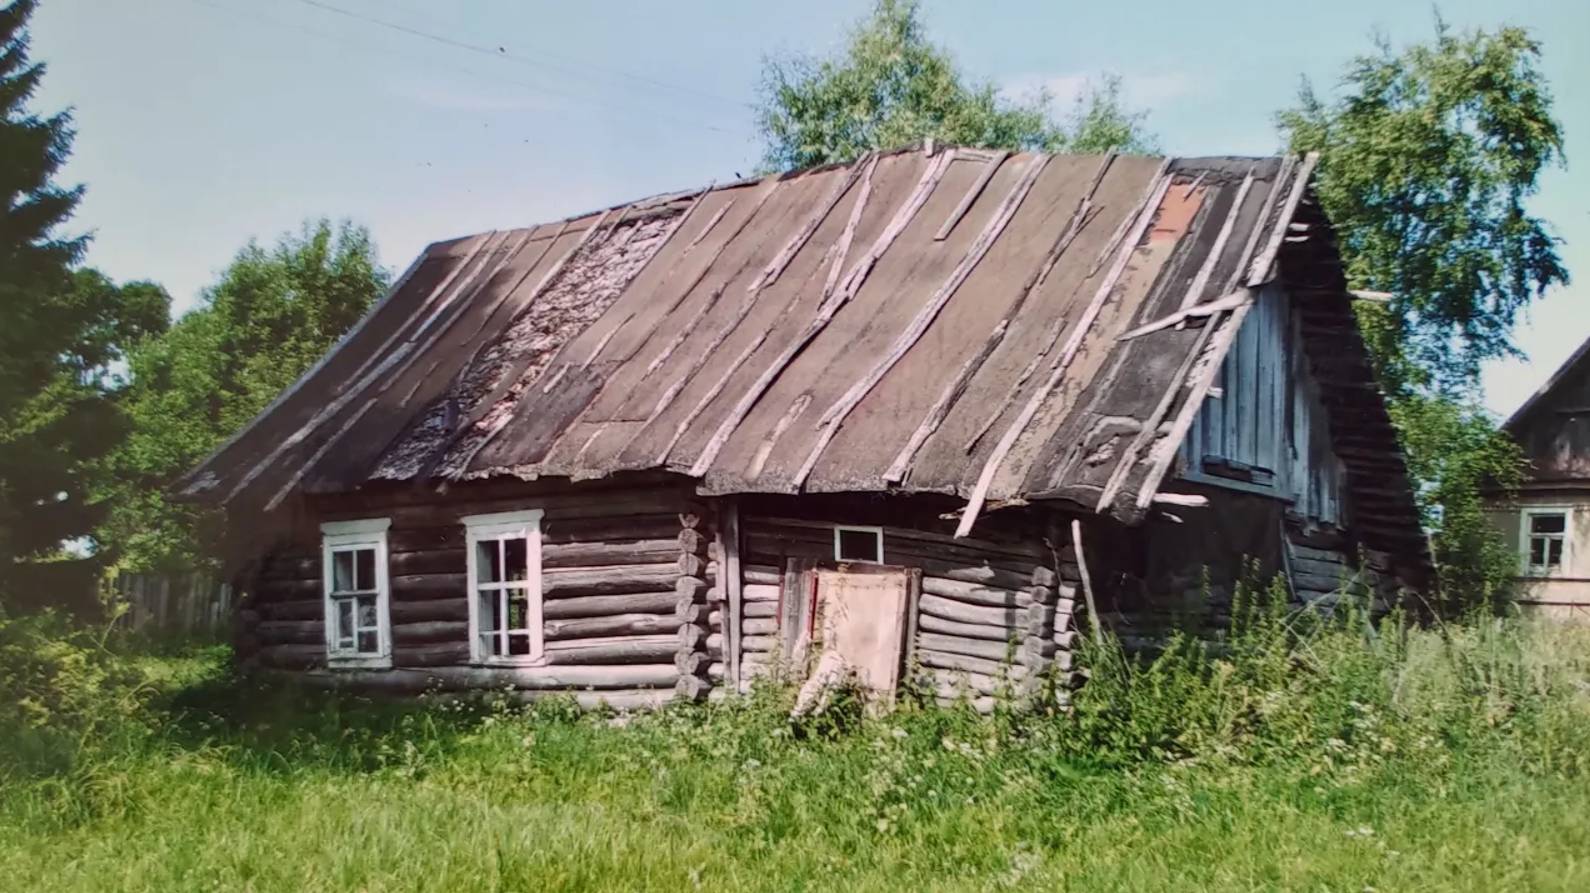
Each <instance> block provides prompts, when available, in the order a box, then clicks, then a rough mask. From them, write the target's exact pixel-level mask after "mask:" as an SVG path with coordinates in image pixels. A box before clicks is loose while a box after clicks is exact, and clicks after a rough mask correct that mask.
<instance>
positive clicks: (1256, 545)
mask: <svg viewBox="0 0 1590 893" xmlns="http://www.w3.org/2000/svg"><path fill="white" fill-rule="evenodd" d="M1313 167H1314V160H1313V159H1312V158H1294V157H1283V158H1225V157H1222V158H1151V157H1138V156H1125V155H1106V156H1080V155H1047V154H1039V153H1031V152H1004V151H989V150H981V149H967V148H956V147H943V146H933V145H932V144H925V145H923V146H920V147H913V148H911V149H908V150H899V151H890V152H876V153H872V154H868V155H866V156H865V157H863V158H861V159H859V160H857V161H855V162H854V163H850V164H842V165H832V166H826V167H819V168H815V169H809V170H802V171H796V172H791V173H785V174H775V175H770V176H765V177H761V178H756V179H749V180H744V181H740V182H734V183H729V184H727V185H719V186H713V187H709V188H706V189H700V190H694V191H689V192H681V193H672V194H667V195H660V196H656V197H653V198H648V199H645V200H641V201H637V202H634V203H630V204H626V205H621V206H616V207H612V208H608V209H606V210H602V211H599V212H595V213H590V214H585V215H582V216H578V217H572V218H569V219H566V220H562V221H558V222H554V223H550V224H543V225H539V226H532V227H528V228H524V229H514V230H506V231H493V232H487V233H481V234H478V235H474V236H469V237H466V238H460V239H454V240H450V241H444V242H438V243H435V244H433V245H431V246H429V247H428V248H427V249H425V251H424V252H423V253H422V254H421V255H420V257H419V258H417V259H416V260H415V261H414V263H413V265H412V266H410V267H409V269H408V270H407V271H405V272H404V273H403V274H402V275H401V277H400V278H399V279H398V280H397V281H396V283H395V284H394V285H393V286H392V288H391V289H390V291H389V293H388V294H386V295H385V296H384V297H383V298H382V299H381V300H380V301H379V302H378V303H376V304H375V305H374V306H373V307H372V308H371V310H370V311H369V312H368V314H367V315H366V316H365V317H364V318H363V320H362V321H360V322H359V323H358V324H357V325H356V326H355V327H354V328H353V329H352V330H351V331H349V332H348V333H347V334H346V335H345V336H344V337H343V338H342V339H341V341H340V342H339V343H338V344H336V345H335V346H334V348H333V349H332V350H331V351H330V352H329V353H328V354H327V355H326V356H325V357H324V358H323V359H321V360H320V361H319V362H318V363H317V364H316V365H315V366H313V367H312V368H311V369H309V370H308V371H307V372H305V373H304V375H303V376H302V377H301V378H300V379H299V380H298V381H297V383H296V384H294V385H293V386H291V387H290V388H288V389H287V390H286V391H285V392H284V393H282V394H281V395H280V396H279V397H278V398H277V399H276V400H275V402H274V403H272V404H271V405H270V406H269V407H267V408H266V409H265V410H264V411H263V412H261V413H260V415H259V416H258V417H257V418H255V419H254V420H253V421H252V422H251V423H250V424H249V425H247V426H246V427H245V428H244V429H242V430H241V431H240V432H238V434H237V435H236V436H235V437H234V438H232V439H231V440H230V441H228V442H227V443H225V444H223V445H222V446H221V447H219V448H218V449H217V450H216V451H215V452H214V453H213V454H212V455H211V456H209V457H208V458H207V459H205V461H204V462H203V463H202V464H200V465H199V466H198V467H196V468H195V469H193V470H192V471H191V472H190V473H188V474H187V475H186V476H185V477H184V478H183V479H182V480H181V481H179V482H178V483H177V484H176V492H177V493H178V494H179V495H180V496H181V497H182V498H185V499H189V500H194V501H198V502H202V503H207V504H210V505H216V506H220V507H222V508H224V510H225V515H226V518H227V524H228V530H229V542H230V543H231V545H230V546H229V556H228V566H229V567H230V568H231V569H232V573H233V574H234V578H235V580H236V583H237V585H238V586H239V588H240V590H242V591H246V593H247V597H246V599H244V600H243V602H242V603H241V610H240V611H239V614H238V624H237V635H236V649H237V650H236V653H237V656H238V659H239V660H240V661H242V662H243V664H244V665H245V666H247V667H254V668H260V669H263V670H269V671H273V672H284V673H291V674H294V675H295V676H297V677H298V678H300V679H302V680H305V681H308V682H314V683H317V684H320V683H323V684H329V685H339V686H349V687H354V688H365V689H368V690H371V691H387V692H399V693H401V692H419V691H422V690H427V689H432V688H440V689H445V690H449V691H453V690H458V691H462V690H469V689H488V688H489V689H493V690H498V691H508V692H512V693H513V694H514V695H515V696H517V697H522V698H527V699H528V698H534V697H538V696H540V695H542V694H544V693H548V692H564V693H573V694H574V696H575V697H576V698H577V699H578V700H579V701H580V702H581V703H583V704H592V705H595V704H606V705H611V706H614V707H623V708H628V707H644V706H652V705H656V704H660V703H663V702H665V701H668V700H671V699H675V698H684V699H696V698H702V697H705V696H707V695H709V694H713V693H717V694H718V695H722V694H729V693H735V692H743V691H746V690H748V688H749V687H750V686H751V685H752V683H753V681H754V680H756V679H757V678H758V677H759V676H762V675H766V674H768V673H769V672H771V669H772V668H774V667H776V666H790V665H796V666H808V665H810V664H811V663H816V664H818V665H819V666H821V667H826V668H827V670H828V671H832V670H833V669H834V668H835V667H847V668H850V669H851V670H854V671H855V673H856V677H857V679H858V681H859V682H860V683H861V684H862V685H864V686H867V687H869V688H874V689H878V690H880V691H884V690H888V689H890V688H892V687H893V686H894V685H895V684H897V682H898V680H899V678H900V674H901V673H902V672H903V671H904V670H905V668H907V667H909V668H912V672H917V671H920V672H921V673H922V674H923V681H925V683H926V684H928V685H930V686H932V687H934V689H935V690H936V691H937V692H938V694H939V695H940V696H942V697H945V698H949V697H952V696H955V695H956V693H957V692H959V693H961V694H962V695H965V694H967V693H970V694H971V695H972V696H973V697H974V701H975V702H977V703H979V704H981V705H984V706H986V704H987V702H988V700H989V698H990V696H991V695H992V694H993V693H994V692H995V690H996V689H997V688H998V687H999V686H1000V685H1004V684H1009V683H1010V682H1012V681H1014V682H1016V683H1018V684H1030V683H1025V682H1024V681H1026V680H1037V679H1038V678H1040V677H1046V678H1052V676H1051V674H1055V675H1058V676H1059V677H1060V678H1062V679H1064V678H1066V674H1070V673H1074V672H1075V671H1074V670H1073V669H1072V652H1073V646H1074V644H1075V643H1076V642H1077V635H1078V629H1079V626H1081V625H1082V623H1083V615H1084V614H1086V613H1087V612H1088V611H1092V612H1093V621H1094V622H1096V623H1102V624H1104V625H1105V626H1107V627H1109V628H1112V629H1113V630H1115V631H1116V632H1117V633H1119V634H1120V635H1122V636H1123V637H1124V638H1126V639H1128V640H1131V639H1144V640H1149V639H1152V638H1153V637H1154V636H1156V635H1162V634H1163V632H1164V631H1165V630H1166V629H1167V627H1169V626H1172V625H1175V624H1189V623H1194V624H1195V623H1210V622H1216V623H1217V622H1218V621H1219V619H1220V614H1221V612H1222V611H1223V610H1225V606H1226V605H1227V604H1228V597H1229V593H1230V590H1231V586H1232V585H1233V583H1234V581H1235V580H1236V579H1237V578H1238V577H1239V576H1240V575H1241V574H1242V573H1244V568H1245V567H1248V568H1249V569H1251V568H1252V566H1253V565H1249V564H1245V562H1253V563H1256V564H1257V566H1258V567H1259V568H1260V569H1261V570H1262V572H1263V573H1266V574H1274V573H1279V574H1282V575H1283V576H1284V578H1285V580H1286V581H1287V583H1288V585H1290V586H1291V587H1292V592H1293V593H1294V594H1295V597H1296V598H1297V599H1298V600H1299V601H1301V602H1307V603H1312V604H1316V605H1321V606H1327V607H1328V606H1329V605H1330V604H1331V602H1332V600H1333V599H1335V598H1337V593H1338V592H1339V591H1340V590H1341V589H1342V588H1343V584H1344V582H1345V581H1347V580H1349V579H1357V578H1360V577H1362V576H1363V575H1366V574H1367V575H1368V579H1370V580H1371V581H1372V585H1373V590H1374V592H1375V593H1376V595H1377V597H1383V598H1393V597H1396V593H1398V592H1399V591H1403V590H1404V589H1406V588H1417V587H1419V586H1422V585H1423V584H1424V582H1425V580H1426V579H1427V576H1428V574H1429V559H1428V556H1427V553H1426V549H1425V540H1424V537H1423V534H1422V532H1421V529H1420V526H1419V517H1418V514H1417V512H1416V510H1415V504H1414V500H1413V494H1412V491H1411V489H1410V487H1409V482H1408V476H1407V472H1406V469H1405V466H1404V462H1403V457H1402V454H1401V452H1400V448H1399V446H1398V443H1397V440H1396V438H1395V435H1394V433H1393V430H1392V427H1391V423H1390V421H1389V418H1388V416H1387V414H1386V409H1385V406H1384V403H1383V400H1382V398H1381V395H1380V393H1379V392H1378V390H1377V389H1376V386H1375V383H1374V379H1373V377H1372V375H1371V372H1370V368H1369V365H1368V360H1367V354H1366V352H1365V347H1364V344H1363V342H1362V341H1361V339H1360V337H1359V334H1358V330H1357V329H1356V327H1355V325H1354V321H1353V313H1352V306H1351V303H1352V300H1353V298H1352V296H1351V295H1350V294H1349V292H1348V290H1347V287H1346V282H1345V280H1344V278H1343V272H1342V266H1341V261H1340V258H1339V256H1338V253H1337V250H1336V243H1335V238H1334V234H1333V232H1332V229H1331V226H1330V223H1329V221H1328V220H1326V218H1325V217H1324V215H1323V214H1322V212H1321V210H1320V207H1319V205H1318V202H1317V201H1316V199H1315V196H1314V194H1313V192H1312V187H1311V176H1312V171H1313ZM808 657H809V658H811V660H810V661H807V660H806V659H807V658H808Z"/></svg>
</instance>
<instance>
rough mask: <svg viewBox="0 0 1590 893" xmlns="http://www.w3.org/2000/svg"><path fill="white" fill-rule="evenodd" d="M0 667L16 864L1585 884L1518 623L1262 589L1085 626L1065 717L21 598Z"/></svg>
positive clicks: (495, 875) (5, 795) (644, 881)
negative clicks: (420, 653) (442, 661)
mask: <svg viewBox="0 0 1590 893" xmlns="http://www.w3.org/2000/svg"><path fill="white" fill-rule="evenodd" d="M3 623H5V622H4V621H0V624H3ZM23 639H27V640H29V641H32V642H33V644H34V645H37V644H39V642H40V641H44V642H47V643H60V642H63V641H64V642H65V644H58V645H56V646H55V647H56V649H57V650H56V651H54V652H50V656H48V657H47V658H45V659H40V658H39V657H37V649H35V650H34V652H33V654H34V656H32V657H27V656H23V655H21V652H20V651H18V650H13V649H12V645H14V644H16V643H17V642H18V641H19V640H23ZM76 649H83V650H85V651H87V652H89V654H88V655H87V656H85V657H84V658H83V660H81V661H79V660H77V659H75V658H74V657H73V656H72V654H71V652H73V651H74V650H76ZM95 649H98V650H95ZM23 650H26V649H23ZM46 650H48V649H46ZM63 656H64V657H63ZM0 660H3V661H4V663H3V664H0V682H4V684H5V685H6V686H7V687H8V688H9V687H10V686H12V685H13V684H14V681H15V680H17V679H20V680H22V687H21V688H20V689H19V691H20V692H21V693H22V697H24V698H27V699H29V700H31V702H32V703H33V706H28V707H22V708H18V709H16V710H13V709H12V708H11V707H10V701H11V700H12V699H11V698H10V697H9V695H8V697H7V705H6V707H5V709H6V710H7V711H8V712H7V713H6V714H5V715H4V716H3V717H0V719H4V721H5V726H4V727H3V728H0V785H3V788H0V878H5V879H6V881H5V885H6V888H7V889H17V890H87V889H94V890H100V889H107V890H118V889H125V890H155V889H158V890H200V889H226V890H239V889H246V890H262V891H263V890H340V889H359V890H438V891H440V890H522V889H553V890H558V889H590V890H610V889H637V890H650V889H658V890H663V889H667V890H680V889H684V890H690V889H731V890H792V889H844V890H854V889H862V890H871V889H879V890H882V889H889V890H898V889H901V888H920V889H924V890H961V889H977V890H982V889H1028V888H1030V889H1046V890H1053V889H1062V890H1177V891H1186V890H1202V889H1211V890H1213V889H1219V890H1233V889H1235V890H1270V889H1297V890H1352V891H1361V890H1365V889H1379V890H1393V889H1420V890H1428V889H1453V890H1502V889H1508V890H1513V889H1546V890H1551V889H1556V890H1583V889H1590V857H1587V856H1586V853H1590V773H1587V772H1586V769H1587V768H1590V766H1587V763H1586V760H1587V754H1586V751H1587V750H1590V683H1587V680H1590V634H1587V633H1586V632H1585V631H1583V630H1575V629H1569V628H1561V627H1553V626H1543V625H1534V624H1530V623H1525V622H1523V621H1518V620H1507V621H1497V620H1480V619H1476V620H1474V621H1472V622H1466V623H1462V624H1457V625H1451V626H1446V627H1436V628H1433V629H1418V628H1413V627H1410V626H1408V625H1406V624H1403V623H1401V622H1400V621H1399V620H1398V619H1397V618H1388V619H1384V620H1381V621H1380V622H1376V623H1371V622H1369V620H1368V619H1367V618H1364V617H1362V616H1360V615H1357V614H1354V613H1353V612H1352V611H1350V610H1349V611H1344V612H1343V613H1342V614H1341V615H1339V616H1337V617H1335V618H1332V619H1330V620H1329V621H1325V622H1318V621H1316V620H1315V619H1313V618H1312V616H1311V615H1303V614H1298V613H1296V612H1293V611H1291V610H1289V609H1287V608H1285V607H1284V605H1282V604H1281V603H1280V602H1279V601H1278V600H1276V599H1266V598H1258V599H1255V600H1254V601H1253V602H1252V603H1251V604H1248V605H1244V606H1241V607H1240V608H1239V610H1238V611H1237V620H1236V622H1234V624H1233V627H1232V629H1231V630H1230V631H1228V635H1227V636H1226V637H1225V638H1224V639H1223V640H1222V641H1221V642H1220V644H1219V646H1218V647H1214V646H1210V645H1207V644H1204V643H1200V642H1198V641H1195V640H1191V639H1180V640H1177V641H1174V642H1172V643H1170V644H1169V646H1168V647H1167V648H1166V649H1165V650H1164V651H1163V653H1161V654H1159V655H1158V656H1157V657H1155V658H1153V659H1152V660H1150V659H1147V658H1134V657H1130V656H1128V655H1126V654H1125V653H1124V652H1122V651H1121V649H1120V648H1119V646H1118V645H1117V644H1115V643H1114V642H1113V641H1106V643H1105V644H1104V645H1103V646H1098V647H1090V648H1089V649H1088V651H1087V653H1086V654H1084V655H1083V657H1082V661H1081V662H1082V663H1083V664H1084V665H1086V666H1088V667H1089V668H1090V672H1091V674H1092V678H1091V680H1090V682H1089V684H1088V685H1087V686H1085V687H1084V688H1082V689H1081V690H1080V691H1078V692H1075V693H1074V705H1073V706H1072V707H1071V709H1069V710H1060V709H1057V708H1055V707H1053V706H1049V707H1040V709H1038V710H1014V709H1007V710H999V711H996V713H995V714H994V715H993V716H987V717H984V716H978V715H977V714H975V713H973V712H971V711H969V710H958V709H940V708H936V707H931V706H928V705H926V704H924V703H923V702H921V701H919V700H917V699H915V698H913V697H910V696H907V697H905V698H904V699H903V700H902V703H901V704H900V706H899V707H898V709H896V710H895V711H893V712H892V713H890V714H888V715H886V716H882V717H869V716H867V715H866V711H864V710H862V709H861V708H860V706H859V705H858V704H857V703H856V702H854V701H853V700H845V699H841V700H840V702H839V703H838V704H836V705H835V706H834V707H833V708H832V709H831V710H830V711H829V712H827V713H826V714H824V715H822V716H820V717H816V718H814V719H810V720H806V721H802V722H798V723H791V722H790V721H789V720H788V719H787V711H788V707H789V703H790V695H789V693H788V692H786V691H782V690H763V691H759V692H757V693H756V694H755V695H754V696H753V697H751V698H748V699H743V700H739V701H735V702H730V703H725V704H721V705H711V706H705V705H703V706H683V707H678V708H673V709H669V710H666V711H663V712H660V713H657V714H655V715H638V716H630V717H612V716H603V715H590V714H581V713H579V712H578V711H576V710H574V709H573V708H572V706H571V705H570V704H568V703H566V702H558V701H552V702H543V703H540V704H537V705H535V706H533V707H531V708H520V707H517V706H510V705H508V704H507V703H506V702H501V701H500V700H499V702H496V703H493V702H491V701H490V700H488V701H487V702H484V703H461V702H448V701H442V700H439V699H437V700H431V701H429V702H428V703H426V704H424V705H422V706H419V707H413V706H408V705H400V704H392V703H377V702H371V701H367V700H362V699H359V698H353V697H339V696H335V695H326V694H319V693H309V692H303V691H298V690H294V689H291V688H284V687H274V688H267V687H260V686H256V685H254V684H253V683H251V682H249V681H247V680H243V679H237V678H234V677H232V676H231V675H230V674H229V672H228V671H227V669H226V664H225V655H224V652H220V651H210V652H205V653H203V654H200V655H197V656H191V657H185V658H172V657H169V656H167V657H161V658H159V659H148V658H139V657H137V656H129V655H124V654H120V653H118V652H117V651H116V649H115V648H114V647H107V646H106V645H105V643H99V644H96V643H95V641H94V640H92V639H91V638H89V639H85V638H81V637H77V638H74V634H68V633H63V632H62V631H60V630H58V629H45V628H43V627H39V626H35V627H29V628H28V629H25V630H20V631H19V629H18V628H17V624H16V622H11V623H9V624H8V625H4V626H0ZM88 664H96V665H98V667H97V668H96V669H91V670H90V669H82V668H84V667H85V666H86V665H88ZM18 665H23V666H24V667H25V671H23V672H20V673H19V672H17V666H18ZM78 672H87V673H92V674H98V673H104V674H105V675H104V676H96V677H95V678H96V679H97V680H98V681H97V682H96V683H95V685H96V686H98V688H99V690H100V691H101V693H102V695H103V697H104V698H105V699H106V700H107V702H108V704H109V706H104V705H100V704H98V703H97V702H95V701H93V699H92V698H88V699H86V700H85V698H86V695H84V694H83V691H82V689H81V686H79V684H78V683H79V682H81V681H82V680H80V679H74V677H73V674H74V673H78ZM55 687H60V688H62V689H63V691H62V692H61V696H60V698H59V699H56V695H55V694H54V690H55ZM52 699H53V700H52ZM18 700H19V702H20V700H21V699H20V698H19V699H18Z"/></svg>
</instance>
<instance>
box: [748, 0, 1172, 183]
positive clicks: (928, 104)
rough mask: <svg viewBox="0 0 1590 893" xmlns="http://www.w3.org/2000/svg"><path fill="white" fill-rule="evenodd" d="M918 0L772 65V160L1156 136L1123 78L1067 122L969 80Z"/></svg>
mask: <svg viewBox="0 0 1590 893" xmlns="http://www.w3.org/2000/svg"><path fill="white" fill-rule="evenodd" d="M920 12H921V10H920V7H919V5H918V3H917V0H878V2H877V5H876V6H875V7H874V8H873V11H872V14H871V16H869V17H868V18H867V19H865V20H864V21H862V22H861V23H860V24H858V25H857V26H856V28H855V29H854V30H853V31H852V32H851V35H850V40H849V43H848V44H847V46H846V48H845V50H844V51H843V52H841V53H839V54H838V55H835V56H832V57H829V58H813V57H808V56H794V57H787V58H772V59H768V60H767V61H766V62H765V63H764V70H763V83H762V100H761V103H760V106H759V110H758V124H759V127H760V129H761V132H762V137H763V141H764V143H765V149H764V156H763V164H764V165H765V166H766V167H767V168H768V169H770V170H792V169H798V168H805V167H811V166H814V165H819V164H827V163H830V162H845V161H851V160H854V159H855V158H856V157H858V156H860V155H861V154H862V153H864V152H867V151H869V150H873V149H889V148H896V147H900V146H906V145H910V144H912V143H916V142H920V141H922V140H925V139H929V138H931V139H934V140H938V141H940V142H943V143H948V144H956V145H966V146H980V147H989V148H1005V149H1028V150H1033V149H1042V150H1046V151H1062V150H1069V151H1075V152H1103V151H1109V150H1118V151H1128V152H1141V151H1147V150H1149V149H1150V148H1151V143H1152V140H1151V139H1150V138H1149V137H1148V136H1146V135H1145V134H1144V133H1143V132H1142V115H1141V114H1134V113H1130V112H1127V111H1126V110H1124V109H1123V107H1122V104H1121V101H1120V85H1119V81H1118V80H1116V79H1113V78H1110V79H1106V80H1105V81H1104V82H1103V83H1101V84H1095V85H1092V86H1091V87H1090V88H1089V89H1088V90H1087V92H1086V93H1085V95H1084V96H1082V97H1081V98H1080V99H1078V100H1077V104H1076V107H1075V108H1074V109H1073V110H1072V112H1071V114H1070V116H1069V117H1068V118H1067V119H1066V120H1065V121H1063V122H1056V121H1055V120H1054V118H1053V116H1052V115H1051V109H1050V106H1051V104H1052V99H1051V97H1050V96H1049V95H1048V94H1047V93H1042V92H1040V93H1039V94H1038V95H1037V96H1035V97H1032V98H1030V99H1027V100H1024V101H1012V100H1009V99H1006V98H1004V97H1002V96H1001V95H1000V92H999V90H998V89H997V88H996V87H995V86H994V85H993V84H992V83H988V82H985V81H978V80H975V79H971V78H968V77H967V76H966V75H964V74H963V73H962V72H961V71H960V70H959V69H957V68H956V66H955V61H954V59H952V58H951V57H950V55H949V53H948V52H947V51H945V50H944V49H943V48H941V47H938V46H934V45H933V44H932V43H930V42H929V41H928V38H927V34H926V30H925V28H924V27H923V24H922V19H921V15H920Z"/></svg>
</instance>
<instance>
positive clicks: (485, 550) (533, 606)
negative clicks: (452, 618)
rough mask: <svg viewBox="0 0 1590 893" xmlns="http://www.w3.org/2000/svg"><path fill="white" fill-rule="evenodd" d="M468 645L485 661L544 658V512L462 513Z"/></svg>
mask: <svg viewBox="0 0 1590 893" xmlns="http://www.w3.org/2000/svg"><path fill="white" fill-rule="evenodd" d="M464 528H465V531H466V533H467V539H468V549H469V642H470V645H469V649H470V656H471V658H472V659H473V660H475V661H476V662H481V663H528V662H530V661H536V660H539V659H540V658H541V654H542V644H543V642H542V631H541V511H540V509H533V510H530V511H522V512H501V513H497V514H491V515H471V516H469V517H467V518H464Z"/></svg>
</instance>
